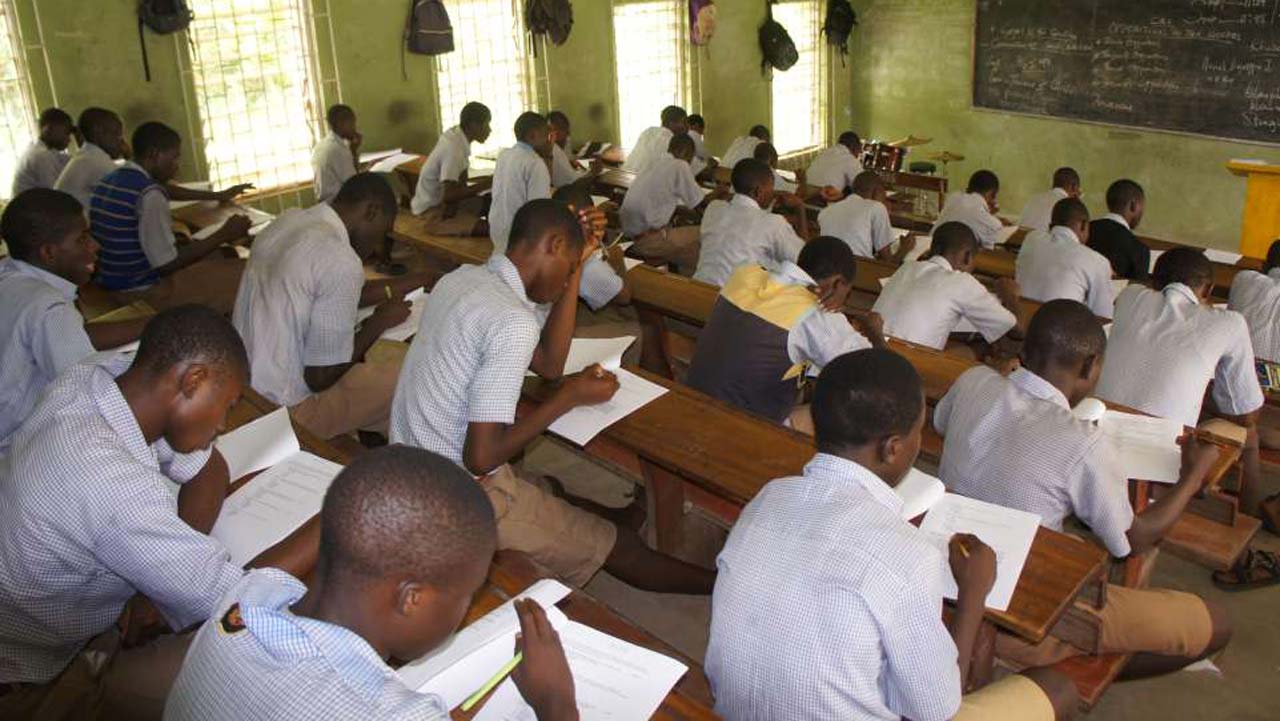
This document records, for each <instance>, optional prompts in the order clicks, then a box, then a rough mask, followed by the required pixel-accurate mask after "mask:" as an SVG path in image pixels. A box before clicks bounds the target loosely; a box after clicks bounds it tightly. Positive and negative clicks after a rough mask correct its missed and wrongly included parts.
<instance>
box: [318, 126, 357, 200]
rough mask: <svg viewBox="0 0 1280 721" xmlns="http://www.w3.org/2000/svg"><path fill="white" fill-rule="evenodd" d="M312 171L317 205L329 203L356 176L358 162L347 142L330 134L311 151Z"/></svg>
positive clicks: (335, 134)
mask: <svg viewBox="0 0 1280 721" xmlns="http://www.w3.org/2000/svg"><path fill="white" fill-rule="evenodd" d="M311 171H312V173H313V175H314V176H315V192H316V202H317V203H328V202H329V201H331V200H333V199H334V197H335V196H336V195H337V194H338V191H339V190H342V184H343V183H345V182H347V181H348V180H350V179H351V176H353V175H355V174H356V160H355V158H354V157H352V155H351V146H350V145H348V144H347V141H346V140H344V139H342V138H340V137H338V135H337V133H333V132H330V133H329V134H328V135H326V136H325V137H324V139H323V140H321V141H320V142H318V143H316V147H315V148H314V149H313V150H312V151H311Z"/></svg>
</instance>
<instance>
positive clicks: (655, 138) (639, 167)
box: [622, 125, 675, 173]
mask: <svg viewBox="0 0 1280 721" xmlns="http://www.w3.org/2000/svg"><path fill="white" fill-rule="evenodd" d="M673 137H675V133H672V132H671V131H670V130H668V129H666V128H665V127H663V126H661V125H655V126H654V127H652V128H645V130H644V132H642V133H640V137H638V138H636V146H635V147H634V148H631V150H630V151H628V152H627V159H626V160H624V161H623V163H622V169H623V170H627V171H630V172H632V173H641V172H644V171H645V170H647V169H648V167H649V166H650V165H651V164H652V163H653V162H654V161H655V160H657V159H658V158H661V157H662V156H663V155H666V153H667V148H668V147H669V146H670V145H671V139H672V138H673Z"/></svg>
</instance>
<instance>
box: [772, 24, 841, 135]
mask: <svg viewBox="0 0 1280 721" xmlns="http://www.w3.org/2000/svg"><path fill="white" fill-rule="evenodd" d="M820 11H821V3H820V2H819V0H789V1H787V2H780V3H778V4H776V5H774V6H773V17H774V19H775V20H777V21H778V22H780V23H782V26H783V27H785V28H786V29H787V32H788V33H790V35H791V39H792V40H793V41H794V42H795V44H796V52H797V53H798V54H799V56H800V59H799V60H798V61H797V62H796V64H795V65H794V66H792V67H791V69H790V70H787V71H786V72H780V71H777V70H775V71H774V72H773V81H772V83H771V84H770V85H771V90H770V101H771V105H772V116H773V128H772V130H773V144H774V146H775V147H777V149H778V154H779V155H783V156H789V155H800V154H804V153H809V152H812V151H813V150H815V149H817V148H819V147H820V146H821V145H822V144H823V143H824V142H826V120H827V103H828V99H827V83H826V63H825V61H824V54H823V52H822V43H821V40H820V34H819V29H820V27H821V24H822V19H821V17H820Z"/></svg>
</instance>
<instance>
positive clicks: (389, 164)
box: [369, 153, 420, 173]
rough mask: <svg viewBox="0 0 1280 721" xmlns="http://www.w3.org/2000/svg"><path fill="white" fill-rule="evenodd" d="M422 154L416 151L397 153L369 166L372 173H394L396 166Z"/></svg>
mask: <svg viewBox="0 0 1280 721" xmlns="http://www.w3.org/2000/svg"><path fill="white" fill-rule="evenodd" d="M419 157H420V156H418V155H417V154H415V153H396V154H394V155H391V156H388V157H386V158H383V159H382V160H379V161H378V162H376V163H374V164H373V165H370V166H369V172H370V173H394V172H395V170H396V168H398V167H400V166H401V165H404V164H405V163H407V162H409V161H411V160H417V159H418V158H419Z"/></svg>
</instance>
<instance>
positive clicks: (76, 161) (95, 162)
mask: <svg viewBox="0 0 1280 721" xmlns="http://www.w3.org/2000/svg"><path fill="white" fill-rule="evenodd" d="M115 169H116V161H114V160H112V159H111V156H110V155H107V151H105V150H103V149H102V148H99V147H98V146H97V145H94V144H93V143H89V142H86V143H85V144H84V145H81V146H80V149H79V150H77V151H76V154H75V155H73V156H71V159H70V160H69V161H68V162H67V165H66V167H64V168H63V169H62V172H61V173H60V174H59V175H58V179H57V180H56V181H55V182H54V184H53V188H54V190H61V191H62V192H64V193H68V194H70V195H71V196H73V197H74V198H75V199H76V200H78V201H80V204H81V205H83V206H84V208H85V210H86V211H87V210H88V209H89V200H90V199H91V198H92V197H93V189H94V188H95V187H97V185H98V183H100V182H102V179H103V178H105V177H107V175H108V174H110V173H111V172H112V171H113V170H115Z"/></svg>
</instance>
